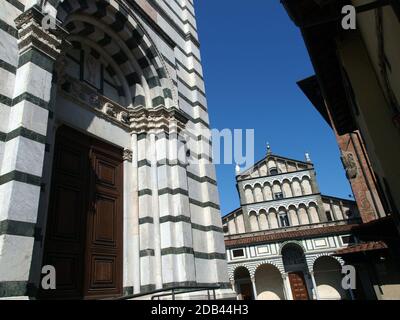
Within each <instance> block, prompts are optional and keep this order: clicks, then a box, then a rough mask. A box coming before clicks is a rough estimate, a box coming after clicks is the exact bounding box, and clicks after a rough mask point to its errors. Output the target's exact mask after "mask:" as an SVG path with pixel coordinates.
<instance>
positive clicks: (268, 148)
mask: <svg viewBox="0 0 400 320" xmlns="http://www.w3.org/2000/svg"><path fill="white" fill-rule="evenodd" d="M267 154H271V145H270V144H269V142H267Z"/></svg>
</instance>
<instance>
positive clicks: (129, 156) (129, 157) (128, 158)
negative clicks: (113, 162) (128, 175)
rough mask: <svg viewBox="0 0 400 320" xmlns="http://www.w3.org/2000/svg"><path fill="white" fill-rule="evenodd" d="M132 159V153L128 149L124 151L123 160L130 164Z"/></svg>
mask: <svg viewBox="0 0 400 320" xmlns="http://www.w3.org/2000/svg"><path fill="white" fill-rule="evenodd" d="M132 159H133V151H132V150H129V149H124V153H123V160H124V161H128V162H132Z"/></svg>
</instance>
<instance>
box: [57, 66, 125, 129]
mask: <svg viewBox="0 0 400 320" xmlns="http://www.w3.org/2000/svg"><path fill="white" fill-rule="evenodd" d="M60 63H61V62H60ZM63 69H64V68H61V70H59V73H58V75H57V76H58V79H59V81H58V86H59V89H60V90H61V93H62V94H63V95H64V96H65V97H66V98H68V99H69V100H71V101H74V102H76V103H78V104H79V105H81V106H84V107H86V108H88V109H89V110H91V111H94V112H96V113H97V114H98V115H101V116H102V117H104V118H107V119H108V120H110V121H112V122H114V123H116V124H118V125H120V126H123V127H124V128H125V129H129V128H130V121H129V110H128V109H127V108H125V107H123V106H121V105H119V104H118V103H116V102H114V101H112V100H110V99H108V98H107V97H105V96H103V95H101V94H99V93H98V92H97V91H96V90H95V89H93V88H92V87H90V86H89V85H87V84H85V83H83V82H81V81H79V80H77V79H74V78H72V77H70V76H69V75H66V74H65V73H63Z"/></svg>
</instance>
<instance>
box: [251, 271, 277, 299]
mask: <svg viewBox="0 0 400 320" xmlns="http://www.w3.org/2000/svg"><path fill="white" fill-rule="evenodd" d="M254 279H255V283H256V290H257V300H284V299H285V294H284V286H283V279H282V274H281V272H280V270H279V268H278V267H277V266H275V265H273V264H272V263H264V264H261V265H259V266H258V267H257V268H256V270H255V272H254Z"/></svg>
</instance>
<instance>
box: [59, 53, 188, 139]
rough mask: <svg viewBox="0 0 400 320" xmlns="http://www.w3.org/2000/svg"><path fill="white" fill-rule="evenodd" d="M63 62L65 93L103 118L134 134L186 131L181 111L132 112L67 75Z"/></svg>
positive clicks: (61, 78)
mask: <svg viewBox="0 0 400 320" xmlns="http://www.w3.org/2000/svg"><path fill="white" fill-rule="evenodd" d="M63 61H64V60H63V59H60V63H57V65H60V67H59V69H58V74H57V77H58V79H59V81H58V86H59V89H60V90H61V93H62V94H63V95H64V96H65V97H66V98H68V99H69V100H71V101H74V102H76V103H78V104H79V105H82V106H84V107H85V108H88V109H89V110H91V111H94V112H96V113H97V114H99V115H101V116H102V117H104V118H106V119H108V120H110V121H112V122H114V123H116V124H118V125H120V126H123V127H124V128H125V129H127V130H128V131H130V132H131V133H136V134H140V133H148V132H151V131H153V132H162V131H164V132H166V133H172V132H173V131H180V130H184V129H185V126H186V124H187V122H188V118H186V116H185V115H184V114H183V113H182V112H181V111H180V110H178V109H177V108H166V107H164V106H160V107H157V108H145V107H143V106H140V107H137V108H135V109H129V108H125V107H123V106H121V105H120V104H118V103H116V102H114V101H112V100H110V99H108V98H107V97H105V96H103V95H101V94H99V93H98V92H97V91H96V90H95V89H93V88H92V87H90V86H89V85H87V84H85V83H83V82H81V81H79V80H77V79H74V78H72V77H71V76H69V75H66V74H65V73H64V70H65V61H64V62H63Z"/></svg>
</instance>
